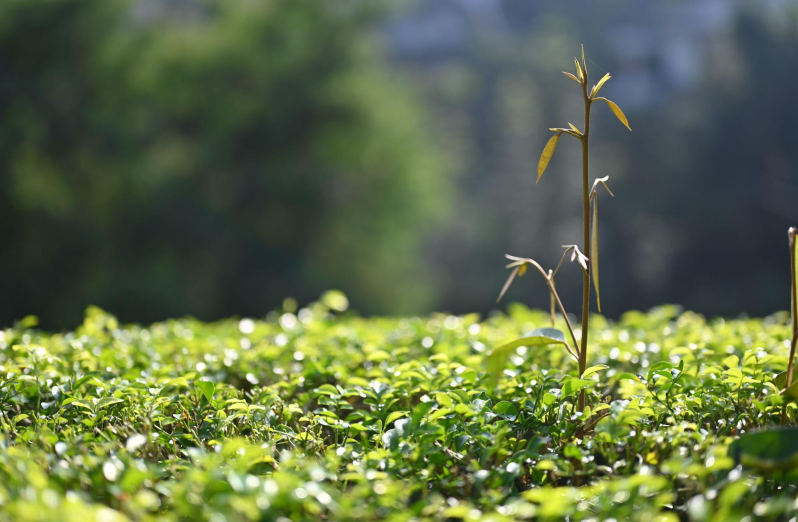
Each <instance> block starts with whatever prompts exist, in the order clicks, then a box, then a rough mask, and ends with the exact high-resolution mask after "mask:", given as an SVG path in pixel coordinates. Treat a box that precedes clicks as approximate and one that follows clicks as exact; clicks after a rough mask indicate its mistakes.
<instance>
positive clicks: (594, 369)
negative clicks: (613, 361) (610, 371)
mask: <svg viewBox="0 0 798 522" xmlns="http://www.w3.org/2000/svg"><path fill="white" fill-rule="evenodd" d="M607 368H609V366H607V365H606V364H597V365H596V366H591V367H590V368H587V369H586V370H585V373H583V374H582V378H583V379H587V378H588V377H590V376H591V375H593V374H594V373H598V372H600V371H602V370H606V369H607Z"/></svg>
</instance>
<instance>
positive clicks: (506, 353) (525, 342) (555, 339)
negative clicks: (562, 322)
mask: <svg viewBox="0 0 798 522" xmlns="http://www.w3.org/2000/svg"><path fill="white" fill-rule="evenodd" d="M552 344H562V345H563V346H567V345H568V343H567V342H566V341H565V334H563V333H562V332H561V331H560V330H557V329H556V328H538V329H537V330H534V331H532V332H530V333H528V334H527V335H525V336H523V337H520V338H518V339H516V340H514V341H510V342H509V343H506V344H503V345H501V346H499V347H498V348H496V349H494V350H493V351H492V352H491V353H490V355H489V356H488V358H487V371H488V378H489V380H490V381H491V382H492V383H494V384H495V383H497V382H498V380H499V376H500V375H501V373H502V372H503V371H504V368H505V366H507V359H508V358H509V357H510V354H511V353H512V352H513V351H515V349H516V348H518V347H520V346H527V347H529V348H533V347H536V346H548V345H552Z"/></svg>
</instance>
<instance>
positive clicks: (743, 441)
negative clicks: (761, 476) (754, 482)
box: [729, 428, 798, 471]
mask: <svg viewBox="0 0 798 522" xmlns="http://www.w3.org/2000/svg"><path fill="white" fill-rule="evenodd" d="M729 456H730V457H732V458H733V459H734V461H735V462H736V463H738V464H742V465H743V466H746V467H749V468H754V469H757V470H760V471H772V470H777V469H790V468H793V467H794V466H795V465H796V464H798V428H787V429H784V428H776V429H768V430H762V431H756V432H752V433H746V434H745V435H743V436H741V437H740V438H739V439H737V440H735V441H734V442H732V444H731V446H729Z"/></svg>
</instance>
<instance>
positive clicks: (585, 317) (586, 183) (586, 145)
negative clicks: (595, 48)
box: [579, 67, 593, 412]
mask: <svg viewBox="0 0 798 522" xmlns="http://www.w3.org/2000/svg"><path fill="white" fill-rule="evenodd" d="M584 75H585V79H584V81H583V82H582V97H583V98H584V101H585V128H584V130H583V131H582V137H581V139H582V220H583V227H584V239H583V246H582V251H583V252H587V253H588V255H590V252H591V249H590V162H589V159H588V156H589V151H590V105H591V104H592V103H593V101H592V100H591V99H590V96H589V94H588V92H587V86H588V83H587V68H586V67H585V71H584ZM589 321H590V265H589V264H588V266H587V268H586V269H585V270H584V271H583V275H582V345H581V349H580V350H579V376H580V377H581V376H582V374H584V373H585V369H586V367H587V338H588V335H587V333H588V326H589ZM584 409H585V391H584V390H582V392H581V393H580V394H579V411H580V412H581V411H584Z"/></svg>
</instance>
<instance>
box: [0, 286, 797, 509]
mask: <svg viewBox="0 0 798 522" xmlns="http://www.w3.org/2000/svg"><path fill="white" fill-rule="evenodd" d="M345 300H346V298H345V297H344V296H343V295H342V294H340V293H333V294H328V295H327V296H325V297H324V298H323V299H322V300H321V301H320V302H318V303H314V304H311V305H309V306H307V307H305V308H302V309H300V310H299V311H296V310H295V309H294V308H293V307H290V310H291V311H287V310H282V311H277V312H274V313H272V314H270V315H269V316H268V317H267V318H266V319H265V320H250V319H236V320H226V321H220V322H216V323H203V322H200V321H197V320H193V319H183V320H170V321H166V322H162V323H156V324H152V325H149V326H139V325H128V326H124V325H121V324H120V323H119V321H118V320H117V319H116V318H115V317H113V316H111V315H109V314H107V313H105V312H103V311H102V310H99V309H96V308H92V309H89V310H88V312H87V314H86V318H85V321H84V322H83V324H82V325H81V326H80V327H79V328H78V329H77V330H75V331H73V332H66V333H61V334H49V333H45V332H42V331H39V330H36V329H35V320H31V319H27V320H25V321H23V322H20V323H18V324H17V325H16V326H15V327H13V328H8V329H5V330H2V331H0V428H1V429H2V434H0V521H2V522H6V521H9V522H10V521H19V522H33V521H37V522H38V521H51V520H52V521H67V522H70V521H74V522H83V521H85V520H108V521H139V520H140V521H155V520H159V521H161V520H163V521H174V520H196V521H206V520H207V521H220V520H226V521H256V520H278V519H280V517H285V518H286V519H289V520H295V521H305V520H307V521H316V520H324V519H326V520H338V521H353V522H354V521H376V520H393V521H403V520H408V521H409V520H416V521H423V520H442V519H448V520H464V521H479V520H482V521H510V520H524V519H535V520H544V521H548V520H550V521H560V520H563V519H566V518H567V519H569V520H573V521H587V520H605V519H609V518H614V519H616V520H635V521H644V520H645V521H653V520H661V521H676V520H689V521H696V522H697V521H718V522H722V521H727V520H740V519H742V518H743V517H746V516H748V517H752V519H754V517H756V519H757V520H787V519H789V518H790V517H792V516H795V515H796V514H798V507H797V506H796V505H795V497H796V493H797V491H798V490H797V489H796V488H797V487H798V481H796V478H795V477H794V475H793V474H791V473H790V472H787V473H785V472H783V471H780V470H778V469H763V468H761V467H756V466H752V465H751V462H753V461H752V460H751V459H750V458H748V459H747V460H746V458H745V457H743V455H753V454H756V452H758V451H764V452H766V453H767V455H771V456H772V454H773V452H774V451H776V450H778V451H776V453H778V456H779V458H781V456H782V454H787V453H789V452H790V451H792V450H789V451H786V453H785V452H782V451H781V449H779V448H787V446H785V445H782V442H785V441H787V442H788V445H790V444H791V445H792V446H794V441H795V437H794V436H792V437H791V438H790V439H789V440H787V439H784V438H783V437H781V435H777V437H780V438H779V440H778V441H776V442H772V441H770V439H768V441H766V443H764V444H761V443H760V442H761V439H759V437H762V435H759V434H752V435H745V436H743V437H742V438H740V439H739V441H738V442H736V443H734V442H733V441H734V440H735V439H737V437H738V436H739V435H741V434H743V433H746V432H748V433H754V432H756V431H757V430H760V429H761V428H763V427H766V426H769V425H772V424H774V423H775V422H777V421H778V418H779V416H780V413H781V409H782V405H783V403H784V401H783V400H782V397H781V396H780V395H779V390H778V389H777V388H776V387H775V386H774V384H773V376H774V375H775V374H776V373H777V372H779V371H783V370H784V369H785V368H786V366H787V359H788V353H789V347H788V342H789V340H790V338H791V334H792V332H791V329H790V328H788V327H787V326H785V319H786V315H785V314H778V315H776V316H773V317H768V318H766V319H761V320H760V319H739V320H714V321H707V320H705V319H704V318H703V317H701V316H699V315H696V314H693V313H689V312H685V313H679V311H678V310H677V309H676V308H674V307H662V308H658V309H655V310H652V311H651V312H650V313H648V314H644V313H640V312H629V313H627V314H625V315H624V316H623V317H622V318H621V320H620V321H618V322H617V323H611V322H608V321H606V320H605V319H604V318H602V317H601V316H594V317H593V318H592V323H593V325H594V332H595V336H594V342H593V344H592V352H591V353H592V356H593V359H594V360H595V362H596V365H595V366H594V367H591V368H588V369H586V371H585V372H584V373H583V378H582V379H579V378H578V373H579V371H578V366H577V363H576V362H575V361H573V360H572V359H571V358H569V357H568V355H567V353H566V352H565V351H564V350H558V349H548V350H541V349H534V348H532V347H526V346H523V345H520V346H517V347H516V348H515V349H514V350H512V352H511V353H510V357H509V360H508V362H507V368H506V370H505V373H506V375H507V377H506V378H505V379H503V380H502V381H501V382H500V383H499V386H498V388H494V387H493V386H490V385H489V384H488V381H489V377H490V376H489V375H487V373H486V372H485V364H486V354H487V353H488V350H487V348H486V347H487V346H500V345H501V344H503V343H505V342H506V341H507V340H508V339H513V338H516V337H519V336H520V334H521V332H523V331H526V330H528V329H535V328H542V327H547V325H548V324H549V321H550V316H549V314H548V313H547V312H545V313H544V312H541V311H534V310H529V309H527V308H525V307H522V306H518V305H514V306H512V307H511V309H510V314H509V316H505V315H495V316H492V317H490V318H488V319H486V320H484V321H480V320H479V318H478V317H477V316H475V315H468V316H450V315H444V314H435V315H432V316H429V317H407V318H396V319H384V318H375V319H364V318H361V317H358V316H356V315H353V314H350V313H347V312H345V311H344V310H345V308H346V306H345V305H344V304H343V303H344V302H345ZM557 321H558V324H557V325H556V326H557V327H558V328H560V329H562V328H563V327H564V325H563V323H562V321H563V318H562V317H559V318H558V319H557ZM582 390H585V391H586V393H587V394H588V396H589V397H590V404H592V405H593V407H592V408H591V407H587V408H586V409H585V411H584V412H579V411H577V403H578V395H579V392H580V391H582ZM787 413H788V416H789V418H790V419H791V420H793V421H794V420H795V418H796V414H797V413H798V407H796V404H795V403H794V402H789V403H788V404H787ZM760 433H761V432H760ZM752 441H753V442H752ZM790 441H791V442H790ZM792 446H791V447H792ZM788 449H789V448H788ZM767 455H765V456H767ZM761 456H762V455H760V457H758V458H761ZM735 458H736V459H738V461H739V462H740V464H738V462H736V461H735ZM577 484H579V487H577Z"/></svg>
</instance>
